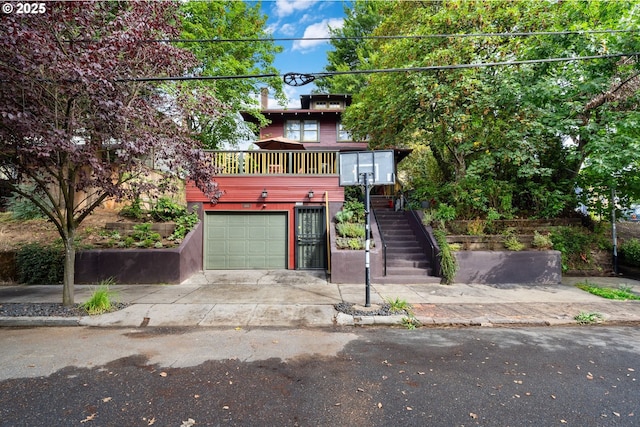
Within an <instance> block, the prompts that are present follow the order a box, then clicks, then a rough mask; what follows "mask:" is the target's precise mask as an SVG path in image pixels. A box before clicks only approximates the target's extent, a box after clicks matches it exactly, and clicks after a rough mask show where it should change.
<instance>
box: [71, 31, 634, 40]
mask: <svg viewBox="0 0 640 427" xmlns="http://www.w3.org/2000/svg"><path fill="white" fill-rule="evenodd" d="M639 31H640V29H626V30H572V31H538V32H512V33H507V32H503V33H470V34H460V33H449V34H447V33H445V34H421V35H404V36H401V35H398V36H349V37H347V36H337V37H336V36H333V37H278V38H229V39H219V38H213V39H143V40H140V42H141V43H260V42H283V41H332V40H402V39H429V38H458V37H460V38H466V37H532V36H563V35H588V34H618V33H636V32H639ZM64 41H65V42H67V43H93V42H97V41H98V40H93V39H80V40H64Z"/></svg>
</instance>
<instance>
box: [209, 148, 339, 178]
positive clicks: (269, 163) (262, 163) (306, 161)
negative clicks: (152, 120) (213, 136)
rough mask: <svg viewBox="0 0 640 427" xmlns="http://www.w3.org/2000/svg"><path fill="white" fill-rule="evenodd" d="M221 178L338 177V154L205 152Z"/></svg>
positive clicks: (325, 152)
mask: <svg viewBox="0 0 640 427" xmlns="http://www.w3.org/2000/svg"><path fill="white" fill-rule="evenodd" d="M207 153H208V154H209V155H210V156H211V161H212V162H213V164H214V165H215V166H217V167H218V168H220V172H218V173H219V174H220V175H337V174H338V164H337V163H338V152H337V151H308V150H296V151H279V150H256V151H208V152H207Z"/></svg>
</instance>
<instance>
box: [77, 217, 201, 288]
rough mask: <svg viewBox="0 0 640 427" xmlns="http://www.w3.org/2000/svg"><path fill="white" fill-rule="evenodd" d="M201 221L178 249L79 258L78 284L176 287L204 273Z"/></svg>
mask: <svg viewBox="0 0 640 427" xmlns="http://www.w3.org/2000/svg"><path fill="white" fill-rule="evenodd" d="M203 232H204V231H203V225H202V221H200V222H199V223H198V225H197V226H196V227H195V228H194V229H193V230H191V232H189V234H187V235H186V236H185V238H184V240H183V241H182V244H181V245H180V246H179V247H177V248H170V249H169V248H167V249H93V250H88V251H81V252H78V253H77V254H76V276H75V282H76V283H79V284H81V283H97V282H100V281H101V280H104V279H108V278H110V277H113V278H114V279H115V281H116V282H117V283H118V284H154V283H170V284H177V283H181V282H183V281H184V280H186V279H188V278H189V277H190V276H191V275H192V274H194V273H195V272H197V271H200V270H202V262H203V261H202V253H203V252H202V250H203V248H202V244H203V243H202V242H203V240H202V237H203V234H202V233H203Z"/></svg>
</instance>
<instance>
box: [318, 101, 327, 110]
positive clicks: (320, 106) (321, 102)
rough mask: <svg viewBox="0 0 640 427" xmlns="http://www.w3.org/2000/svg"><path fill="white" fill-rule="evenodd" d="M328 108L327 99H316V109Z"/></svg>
mask: <svg viewBox="0 0 640 427" xmlns="http://www.w3.org/2000/svg"><path fill="white" fill-rule="evenodd" d="M324 108H327V101H316V109H324Z"/></svg>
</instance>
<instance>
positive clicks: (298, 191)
mask: <svg viewBox="0 0 640 427" xmlns="http://www.w3.org/2000/svg"><path fill="white" fill-rule="evenodd" d="M216 182H217V183H218V185H219V188H220V190H222V191H224V192H225V194H223V195H222V197H221V198H220V199H219V201H218V203H217V204H213V203H211V202H210V201H209V200H208V199H207V198H206V197H205V195H204V194H203V193H202V191H200V190H199V189H198V188H196V187H195V186H194V185H193V183H192V182H189V183H187V202H201V203H202V208H203V210H204V211H221V212H263V211H264V212H266V211H269V212H287V240H288V241H287V268H288V269H295V239H296V230H295V219H294V218H295V217H294V215H295V207H296V206H300V204H303V205H305V206H313V205H322V206H324V203H325V192H326V194H327V196H328V199H329V201H330V202H343V201H344V188H342V187H340V186H339V185H338V177H337V176H328V177H317V176H269V177H265V176H220V177H217V178H216ZM264 189H266V190H267V193H268V195H267V198H266V199H263V198H262V197H261V194H262V191H263V190H264ZM309 190H313V192H314V197H313V198H312V199H309V195H308V194H309Z"/></svg>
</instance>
